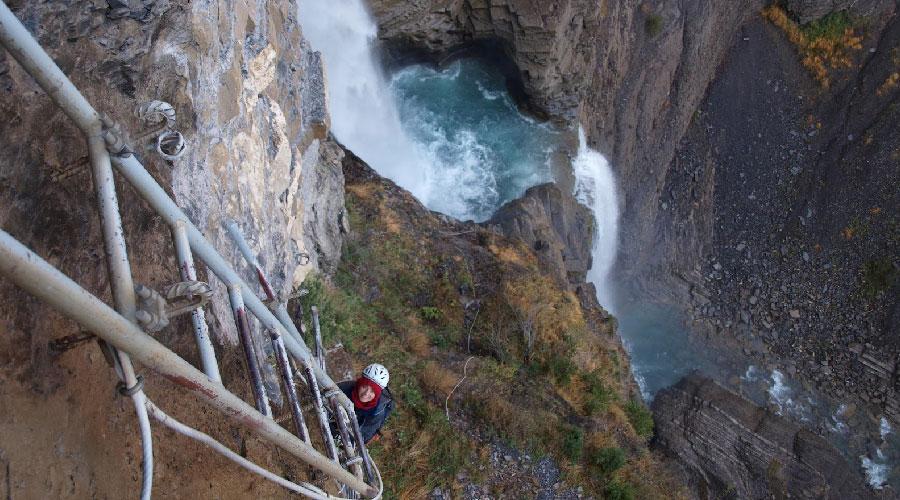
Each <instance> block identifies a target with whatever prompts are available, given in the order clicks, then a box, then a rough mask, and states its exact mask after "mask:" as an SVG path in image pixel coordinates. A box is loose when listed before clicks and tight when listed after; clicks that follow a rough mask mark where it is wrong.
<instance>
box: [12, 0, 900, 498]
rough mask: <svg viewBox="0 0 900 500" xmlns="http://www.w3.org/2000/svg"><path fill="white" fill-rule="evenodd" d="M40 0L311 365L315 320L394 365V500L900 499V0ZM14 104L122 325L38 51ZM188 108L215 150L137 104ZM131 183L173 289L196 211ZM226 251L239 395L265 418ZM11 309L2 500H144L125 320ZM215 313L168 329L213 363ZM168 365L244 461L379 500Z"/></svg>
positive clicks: (135, 214) (56, 252) (39, 202)
mask: <svg viewBox="0 0 900 500" xmlns="http://www.w3.org/2000/svg"><path fill="white" fill-rule="evenodd" d="M7 3H8V5H9V7H10V9H11V10H12V12H13V14H15V16H16V17H17V18H18V19H20V20H21V22H22V23H23V25H24V26H25V27H26V29H27V30H28V31H29V32H30V33H31V34H32V35H33V36H34V37H35V38H36V39H37V40H38V42H39V43H40V44H41V46H42V47H43V48H44V49H45V50H47V52H48V53H49V54H50V56H51V57H52V58H53V60H54V61H55V62H56V64H57V65H59V66H60V68H61V69H62V70H63V72H64V73H65V74H66V75H68V77H69V78H70V79H72V80H73V82H74V83H75V85H76V86H77V87H78V89H79V90H80V91H81V92H82V93H83V94H84V95H85V97H86V99H87V100H88V101H89V102H90V103H91V104H92V105H93V106H94V107H95V108H97V110H98V112H99V113H100V114H101V116H102V117H103V120H105V122H104V123H111V124H112V128H113V129H114V130H115V131H116V133H118V131H120V130H124V131H126V132H125V134H124V135H123V137H124V139H123V140H125V141H127V143H128V144H130V145H131V150H129V152H128V154H133V155H134V156H135V157H136V158H139V159H140V161H142V162H143V165H144V166H145V167H146V169H147V172H148V173H149V175H150V176H151V177H152V178H153V180H154V181H155V182H157V183H159V185H160V186H162V188H163V189H164V190H165V191H166V194H167V195H168V196H170V197H171V198H172V199H173V200H174V201H175V202H176V203H177V204H178V206H179V207H180V208H181V210H183V211H184V213H185V214H186V216H187V217H188V218H189V219H190V221H191V222H192V223H193V224H194V225H195V226H196V227H197V229H198V231H199V232H200V233H202V235H203V237H205V238H206V239H208V240H209V241H210V242H211V243H212V244H213V245H215V246H216V247H217V248H218V249H219V250H218V251H219V252H221V253H222V257H223V259H224V260H225V261H227V262H228V264H229V265H231V266H234V268H235V269H236V270H237V272H238V274H239V275H240V277H241V279H243V280H245V281H246V282H247V283H255V282H256V280H257V276H258V275H259V276H262V275H263V274H264V275H267V276H269V277H270V278H271V286H270V288H271V290H265V289H264V291H265V294H266V295H268V296H269V297H270V300H268V301H266V305H267V306H269V307H271V308H273V311H274V310H275V305H276V302H277V303H279V304H284V305H286V306H287V308H286V311H287V312H288V314H289V316H290V318H289V320H291V321H296V322H297V329H298V330H299V332H301V333H302V335H303V338H302V339H301V340H305V341H306V342H307V343H308V344H310V343H311V342H313V341H314V337H315V335H311V332H312V328H313V327H312V326H311V322H312V321H313V320H312V318H313V316H312V315H313V314H315V316H314V318H315V319H314V321H315V330H316V331H317V332H318V329H319V327H320V326H321V333H322V339H323V341H324V353H325V354H323V356H324V358H323V360H322V366H323V369H324V367H325V366H326V365H327V368H328V372H329V373H330V376H331V377H333V378H334V380H335V381H340V380H347V379H353V378H355V377H356V376H357V375H358V374H359V372H360V370H361V369H362V367H364V366H366V365H368V364H370V363H382V364H384V365H385V366H387V367H388V369H389V370H390V372H391V382H390V384H391V385H390V388H391V393H392V395H393V397H394V398H395V400H396V403H397V409H396V411H395V412H394V413H393V414H392V415H391V417H390V419H389V420H388V422H387V424H386V425H385V427H384V428H383V432H382V433H381V434H380V439H378V440H377V441H374V442H371V443H369V448H368V450H369V451H368V453H370V454H371V457H372V459H373V461H374V462H375V463H377V465H378V469H379V474H380V477H379V481H383V483H382V485H383V498H428V499H430V500H443V499H451V498H453V499H455V498H466V499H482V498H541V499H551V498H552V499H556V498H560V499H576V498H610V499H644V498H686V499H694V498H697V499H720V498H721V499H730V498H734V499H744V498H748V499H757V498H758V499H763V498H830V499H844V498H877V499H892V498H900V336H898V332H900V307H898V300H897V299H898V297H900V293H898V288H900V279H898V277H900V253H898V246H900V224H898V219H897V214H898V209H900V189H898V186H900V127H897V124H898V123H900V77H898V72H900V4H898V3H897V2H896V0H856V1H847V0H833V1H827V2H826V1H821V2H817V1H806V0H784V1H778V2H769V1H766V0H740V1H738V0H735V1H727V2H709V1H702V0H662V1H658V2H640V1H633V0H621V1H620V0H600V1H587V0H553V1H547V2H537V1H535V0H406V1H398V0H339V1H329V2H326V1H323V0H297V1H293V0H210V1H204V2H198V1H194V0H155V1H150V0H115V1H114V0H108V1H107V0H63V1H59V2H23V1H10V2H7ZM0 28H3V26H0ZM0 83H2V88H3V95H2V98H0V109H2V110H3V111H4V114H5V116H7V120H5V122H4V124H3V125H2V130H3V134H0V143H2V147H0V223H2V230H3V231H4V234H5V233H9V234H10V235H12V236H13V237H15V238H16V239H18V240H19V241H21V242H22V243H23V244H25V245H26V246H28V247H29V248H31V249H32V250H33V251H34V252H35V253H36V254H37V255H39V256H40V257H42V258H43V259H45V260H47V261H48V262H49V263H50V264H51V265H52V266H54V267H56V268H58V269H60V270H61V271H62V272H63V273H64V274H66V275H67V276H69V277H71V278H72V279H74V280H75V281H76V282H77V283H78V284H79V285H80V286H83V287H84V288H85V289H86V290H87V291H88V292H90V293H92V294H94V295H96V296H97V297H99V298H100V299H102V300H104V301H106V302H108V303H112V302H111V301H110V299H111V298H112V297H115V296H116V295H115V294H116V292H115V288H114V284H113V283H112V281H113V279H112V278H110V277H108V276H107V273H106V268H105V266H104V264H105V255H106V254H105V252H104V249H103V246H102V243H103V241H104V240H103V238H104V237H105V235H106V232H105V228H104V224H106V222H105V220H103V219H100V218H98V217H97V209H96V208H97V202H96V201H94V187H95V186H94V183H95V182H97V180H96V178H94V177H92V175H91V170H90V168H89V165H90V159H91V157H92V154H93V153H92V152H91V151H90V150H88V148H87V147H86V146H84V144H83V142H84V141H83V139H82V138H81V134H80V133H79V131H78V130H77V128H76V127H75V126H74V125H73V124H72V122H71V121H70V120H69V119H68V118H67V116H66V115H65V114H64V113H63V112H61V111H60V110H59V109H57V108H56V107H54V106H53V105H52V104H51V101H49V100H48V96H47V94H45V93H44V91H43V90H42V89H41V88H40V87H39V86H38V85H37V84H36V83H35V82H34V80H33V79H32V78H31V76H30V74H29V72H28V71H26V69H23V67H22V66H20V65H19V63H18V62H17V61H16V60H14V59H13V57H12V56H11V55H10V54H9V53H7V52H5V51H0ZM157 100H159V101H165V103H171V107H172V108H173V110H174V111H175V112H177V119H175V118H174V116H175V115H174V114H173V123H172V124H171V125H170V127H171V129H172V130H177V131H178V132H179V133H180V134H183V137H184V139H185V144H186V148H185V151H184V153H183V154H181V155H180V156H176V157H171V156H165V155H164V154H162V153H163V151H162V150H161V149H159V151H158V152H157V149H156V148H155V147H154V144H153V143H152V142H150V140H149V138H150V137H151V136H153V135H154V134H156V133H158V131H153V130H150V129H148V128H147V126H146V124H144V123H143V122H141V121H140V118H141V115H140V113H139V112H137V111H135V110H136V109H140V106H141V105H142V103H148V102H158V101H157ZM143 105H144V106H146V104H143ZM115 184H116V186H115V188H116V190H117V192H118V194H119V204H120V206H121V219H122V226H123V231H122V232H123V233H124V238H125V241H126V242H127V249H128V250H127V254H128V257H129V258H130V261H131V268H132V272H133V273H134V276H135V282H136V283H141V284H142V285H145V286H147V287H150V288H153V289H158V290H164V289H165V288H166V286H168V285H169V284H170V283H173V282H176V281H177V280H178V279H179V278H178V276H180V275H179V271H178V268H179V266H180V265H181V264H180V263H179V262H178V261H176V258H178V259H180V257H176V254H175V253H174V252H173V249H172V247H171V244H170V243H169V241H170V240H169V238H170V237H171V236H172V231H171V228H170V227H168V226H167V223H166V220H167V219H165V217H164V216H162V215H160V214H158V213H155V212H153V210H151V205H152V204H151V203H148V202H147V201H145V200H144V199H143V198H141V196H140V194H141V193H140V192H139V191H140V190H139V189H136V188H135V187H134V186H133V185H132V184H129V183H128V182H126V181H125V179H124V178H123V177H122V176H121V175H119V174H117V175H116V177H115ZM101 206H102V204H101ZM230 224H234V226H235V227H237V228H239V230H240V231H243V232H244V234H245V235H246V236H247V237H248V240H249V246H250V247H251V250H250V252H251V253H252V254H253V255H254V256H255V257H257V259H258V263H256V264H254V263H252V262H251V261H249V260H248V261H247V262H245V261H244V259H243V257H242V255H241V251H242V250H241V251H238V249H237V248H235V246H234V245H233V244H232V240H231V237H230V235H229V231H228V227H229V225H230ZM0 264H5V263H2V262H0ZM204 264H208V263H203V262H200V263H198V265H197V274H198V276H199V279H200V280H202V281H203V282H204V283H208V286H209V287H210V290H211V292H210V293H211V295H210V297H211V298H210V299H209V303H208V304H207V305H204V306H203V308H204V311H205V313H206V317H205V318H206V319H205V322H206V324H207V325H208V328H209V336H210V338H211V339H212V341H213V345H214V347H215V356H216V358H217V359H218V362H219V366H220V368H221V371H222V384H223V388H224V389H227V390H228V391H231V392H232V393H234V394H235V395H237V396H238V397H239V398H241V399H243V400H244V401H248V402H250V401H253V398H254V396H257V394H256V392H254V391H256V389H255V388H253V389H251V384H250V383H249V382H248V380H247V375H246V373H247V370H250V363H251V361H250V360H249V358H245V353H246V352H247V351H246V344H245V337H243V335H244V332H243V331H241V326H240V322H238V323H237V327H236V323H235V322H234V321H233V319H234V317H235V315H236V313H233V307H234V302H233V293H234V283H231V282H225V281H223V280H222V279H220V278H218V277H217V276H216V273H215V272H213V271H214V269H213V268H214V267H215V266H210V267H207V266H206V265H204ZM255 266H258V268H257V267H255ZM267 286H269V285H268V284H267ZM0 293H2V294H3V296H4V297H5V298H6V299H7V300H5V301H4V302H3V303H2V304H0V330H2V331H0V408H4V410H3V411H0V414H2V415H0V495H2V494H5V495H6V498H8V499H11V498H47V497H59V498H63V497H64V498H89V497H90V498H110V497H116V498H131V497H136V496H138V491H140V488H141V484H142V480H141V474H140V470H141V468H142V467H144V468H146V466H147V464H146V460H145V459H142V458H141V457H142V455H141V440H140V439H139V438H140V436H139V435H138V434H137V433H136V429H135V424H134V415H133V413H134V412H133V410H132V408H131V406H130V405H129V404H128V401H127V398H126V397H121V396H120V395H119V392H121V388H119V390H118V391H117V386H116V385H115V383H114V380H113V378H111V377H110V373H111V370H110V366H109V365H108V364H107V363H108V362H109V360H108V358H106V357H104V356H105V355H106V353H107V351H105V350H104V349H106V348H105V347H104V346H103V345H102V342H98V340H99V339H98V338H97V337H95V335H94V334H95V333H96V332H90V331H87V330H85V329H83V328H82V327H81V326H79V325H78V324H76V323H74V322H72V321H71V320H70V319H67V318H66V317H65V316H64V315H61V314H59V313H57V312H53V311H52V310H51V309H49V308H48V307H47V306H46V305H45V304H44V303H43V302H41V301H39V300H37V299H35V298H34V297H32V296H30V295H28V294H27V293H26V292H25V291H23V290H22V289H20V288H18V287H16V286H15V285H14V284H13V283H12V282H11V281H8V280H6V279H3V278H0ZM245 293H246V292H245ZM250 293H255V292H250ZM312 306H315V309H313V307H312ZM313 311H315V312H313ZM186 318H187V317H185V318H175V319H173V321H171V324H168V325H167V326H165V327H163V328H160V329H159V331H158V332H155V333H152V334H151V335H152V337H153V338H155V339H156V340H157V341H159V342H161V343H162V344H164V345H166V346H167V347H168V348H170V349H172V350H173V351H174V352H175V353H177V354H178V355H179V356H181V357H182V358H184V360H186V361H187V362H189V363H190V364H192V365H194V366H199V363H200V361H199V356H200V354H198V352H197V351H196V349H197V348H196V347H195V346H194V345H193V338H192V336H191V335H190V334H189V332H191V331H192V326H191V325H192V324H191V323H190V322H189V321H188V320H187V319H186ZM194 328H196V325H195V324H194ZM248 328H249V330H248V331H249V341H250V342H252V344H253V345H254V346H255V347H254V349H255V352H256V354H255V362H256V363H258V364H259V367H260V371H261V376H262V383H263V387H262V389H261V390H263V391H264V392H265V393H266V394H267V397H268V398H269V400H271V404H272V410H271V411H272V412H273V415H272V420H274V421H275V422H276V423H277V424H278V425H280V426H282V427H284V428H285V429H289V427H290V420H291V419H292V418H294V419H296V416H293V417H292V413H291V409H290V402H289V401H288V399H289V398H288V396H286V395H287V394H288V392H287V391H286V386H285V383H286V382H284V379H283V378H281V376H280V375H279V370H280V369H281V368H280V366H281V365H279V363H278V362H276V361H278V360H276V358H277V357H278V351H277V343H276V342H275V340H274V336H272V335H273V333H272V328H271V327H270V326H269V325H268V324H266V323H265V321H258V320H257V319H255V318H250V320H249V322H248ZM186 332H188V333H186ZM299 334H300V333H298V335H299ZM270 336H272V337H271V339H272V340H271V342H270ZM293 361H297V360H296V359H295V360H293ZM293 361H291V360H289V361H288V363H287V365H286V366H288V368H287V370H291V368H290V366H291V363H292V362H293ZM113 366H116V365H115V363H113ZM296 368H297V367H294V370H295V371H296V373H297V374H298V376H299V374H300V371H298V370H296ZM137 369H138V370H140V371H141V373H143V378H142V379H141V384H142V390H145V391H146V392H147V394H148V395H149V396H150V397H152V398H153V400H154V401H155V402H156V403H157V404H159V406H160V407H164V408H165V409H166V411H169V412H170V413H172V414H173V415H174V416H176V417H177V418H179V419H181V420H183V421H186V422H188V423H190V424H191V425H193V426H195V427H197V428H198V429H202V430H203V431H204V432H207V433H209V435H210V436H212V437H213V438H215V439H216V440H218V441H219V442H221V443H223V444H224V445H225V446H226V447H228V448H231V449H233V450H235V453H237V454H238V455H240V456H241V457H243V458H244V459H246V460H250V461H253V462H254V463H258V464H260V465H262V466H263V467H264V468H266V469H268V470H271V471H272V472H273V473H274V475H275V476H278V477H280V478H282V479H284V480H287V481H291V482H296V483H297V484H301V485H311V487H312V488H321V490H322V491H326V492H327V493H328V494H334V495H343V494H345V493H347V490H346V488H337V483H336V482H335V481H332V480H330V479H329V477H328V476H327V475H326V474H323V473H322V472H321V471H318V470H316V469H315V468H310V467H309V466H307V465H306V464H304V463H303V462H302V461H298V460H296V457H292V456H291V455H290V454H288V453H285V452H284V450H280V449H278V448H275V447H272V446H271V444H270V443H268V442H267V441H266V440H264V439H261V438H259V437H257V436H255V435H254V434H253V433H251V432H247V431H246V429H244V428H242V427H241V426H240V425H237V424H234V423H231V422H229V421H227V420H222V419H221V417H219V416H217V415H216V414H215V413H214V412H210V410H209V409H208V408H206V407H204V406H202V405H201V404H200V403H198V402H197V401H195V400H191V399H185V395H186V394H187V392H188V391H185V390H184V389H183V388H179V387H178V386H177V385H173V384H172V383H170V381H169V380H167V379H166V377H161V376H160V375H159V374H158V373H156V372H154V371H153V370H150V369H148V368H147V367H143V366H141V365H138V366H137ZM308 385H309V383H308V382H307V381H305V380H304V382H303V383H302V384H301V383H298V384H297V387H298V388H300V387H301V386H302V387H304V388H305V387H307V386H308ZM304 390H305V389H304ZM283 391H285V392H283ZM126 392H127V391H126ZM329 397H330V396H329ZM312 408H313V403H310V402H308V401H307V402H304V403H303V404H302V407H301V409H300V410H298V411H302V412H305V413H308V416H307V419H310V421H311V422H312V419H315V417H313V416H312V415H313V414H314V413H315V412H314V411H312ZM314 425H316V424H312V423H311V424H310V428H312V427H313V426H314ZM332 425H333V426H334V425H335V424H332ZM290 429H293V428H290ZM289 432H292V431H291V430H289ZM333 432H335V431H334V430H333ZM298 435H299V434H298ZM345 439H347V438H346V437H345ZM307 442H311V443H312V445H314V446H317V445H324V442H323V440H320V439H319V438H318V437H314V438H313V439H312V441H307ZM153 450H154V455H155V457H156V460H155V464H154V469H153V476H154V478H155V481H154V494H155V495H157V496H161V497H162V496H177V497H183V496H192V497H198V498H246V497H251V496H252V497H265V498H281V497H288V496H291V493H289V491H288V490H286V489H281V488H280V487H279V486H278V484H276V483H273V482H270V481H267V480H265V479H263V477H262V476H258V475H254V474H252V473H250V472H247V471H246V470H244V469H242V468H240V467H236V466H235V465H234V464H233V463H232V462H233V461H235V460H233V459H232V461H228V460H223V459H222V458H221V457H219V456H218V455H215V454H212V453H210V452H209V451H208V450H206V449H203V448H197V447H192V446H185V441H184V437H183V436H179V435H178V434H176V433H172V432H169V431H166V430H163V429H162V428H160V429H159V430H157V429H156V427H154V441H153ZM360 460H361V459H360ZM351 462H352V460H348V461H346V463H341V461H340V460H338V465H339V466H341V467H345V468H346V469H350V468H351Z"/></svg>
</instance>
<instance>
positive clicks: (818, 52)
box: [762, 5, 863, 88]
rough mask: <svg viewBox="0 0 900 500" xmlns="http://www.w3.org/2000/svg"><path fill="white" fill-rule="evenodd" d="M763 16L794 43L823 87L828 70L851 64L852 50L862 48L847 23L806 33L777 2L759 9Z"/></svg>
mask: <svg viewBox="0 0 900 500" xmlns="http://www.w3.org/2000/svg"><path fill="white" fill-rule="evenodd" d="M762 15H763V17H765V18H766V19H768V20H769V21H771V22H772V24H774V25H775V26H778V27H779V28H781V30H782V31H784V33H785V35H787V38H788V40H789V41H790V42H791V43H792V44H794V45H795V46H796V47H797V50H798V51H799V52H800V55H801V57H802V60H801V63H802V64H803V66H804V67H805V68H806V69H807V70H808V71H809V72H810V73H812V75H813V77H814V78H815V79H816V80H817V81H818V82H819V84H820V85H821V86H822V87H823V88H828V87H829V86H830V85H831V81H832V75H831V71H833V70H838V69H847V68H852V67H853V52H854V51H859V50H861V49H862V41H863V37H862V36H859V35H857V34H856V30H854V29H853V28H852V27H847V28H846V29H844V30H843V31H842V32H840V33H838V34H832V33H827V32H825V30H822V31H820V32H818V33H816V34H814V35H813V36H808V35H807V33H805V32H804V29H803V28H801V27H800V25H798V24H797V23H796V22H794V21H793V20H792V19H791V18H790V17H788V15H787V13H786V12H785V11H784V9H783V8H781V7H780V6H778V5H770V6H769V7H766V8H765V9H763V11H762Z"/></svg>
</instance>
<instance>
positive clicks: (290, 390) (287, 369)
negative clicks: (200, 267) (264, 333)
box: [225, 221, 311, 443]
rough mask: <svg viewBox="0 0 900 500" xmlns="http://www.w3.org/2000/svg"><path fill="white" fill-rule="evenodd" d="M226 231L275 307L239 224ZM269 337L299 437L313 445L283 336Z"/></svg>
mask: <svg viewBox="0 0 900 500" xmlns="http://www.w3.org/2000/svg"><path fill="white" fill-rule="evenodd" d="M225 229H226V230H228V233H229V234H230V235H231V239H233V240H234V242H235V244H236V245H237V247H238V249H239V250H240V251H241V254H242V255H243V256H244V260H246V261H247V264H249V265H251V266H253V268H254V270H255V271H256V277H257V279H258V280H259V285H260V286H261V287H262V289H263V292H265V294H266V298H267V299H268V300H269V306H270V307H275V306H276V304H277V300H276V298H275V292H274V290H273V289H272V285H270V284H269V279H268V278H266V273H265V271H263V269H262V267H261V266H260V265H259V259H258V258H257V257H256V255H255V254H254V253H253V251H252V250H250V245H248V244H247V240H246V239H244V235H243V233H241V230H240V229H239V228H238V226H237V223H235V222H234V221H227V222H226V223H225ZM278 305H280V304H278ZM281 307H284V306H281ZM269 337H270V339H271V340H272V347H273V348H274V350H275V360H276V362H277V363H278V369H279V371H280V372H281V385H282V386H283V387H284V393H285V395H286V396H287V400H288V405H289V406H290V410H291V416H292V418H293V420H294V427H295V429H296V431H297V436H299V437H300V438H301V439H303V440H304V441H306V442H307V443H311V441H310V439H309V430H308V429H307V427H306V419H304V418H303V412H302V411H301V409H300V400H299V399H298V398H297V386H296V384H295V383H294V374H293V372H292V371H291V364H290V360H289V359H288V355H287V349H286V348H285V346H284V340H283V339H282V338H281V334H280V333H279V332H278V330H269Z"/></svg>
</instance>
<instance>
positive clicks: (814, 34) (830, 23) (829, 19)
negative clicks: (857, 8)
mask: <svg viewBox="0 0 900 500" xmlns="http://www.w3.org/2000/svg"><path fill="white" fill-rule="evenodd" d="M853 28H854V20H853V17H852V16H850V14H849V13H848V12H847V11H846V10H842V11H839V12H832V13H831V14H828V15H827V16H825V17H823V18H822V19H817V20H815V21H812V22H810V23H807V24H805V25H803V26H801V27H800V31H802V32H803V34H804V35H806V37H807V38H809V39H810V40H814V39H816V38H825V39H827V40H838V39H840V38H841V37H842V36H844V32H845V31H847V30H848V29H853Z"/></svg>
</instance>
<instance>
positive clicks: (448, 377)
mask: <svg viewBox="0 0 900 500" xmlns="http://www.w3.org/2000/svg"><path fill="white" fill-rule="evenodd" d="M460 378H462V376H460V375H457V374H456V373H454V372H452V371H450V370H448V369H446V368H444V367H442V366H441V365H439V364H437V363H436V362H434V361H429V362H427V363H425V366H424V367H423V368H422V371H421V372H420V374H419V379H420V380H421V382H422V385H423V386H424V387H425V389H426V390H427V391H428V392H430V393H431V394H433V395H435V396H438V397H440V398H446V397H447V395H448V394H450V391H452V390H453V386H455V385H456V383H457V382H458V381H459V379H460Z"/></svg>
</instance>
